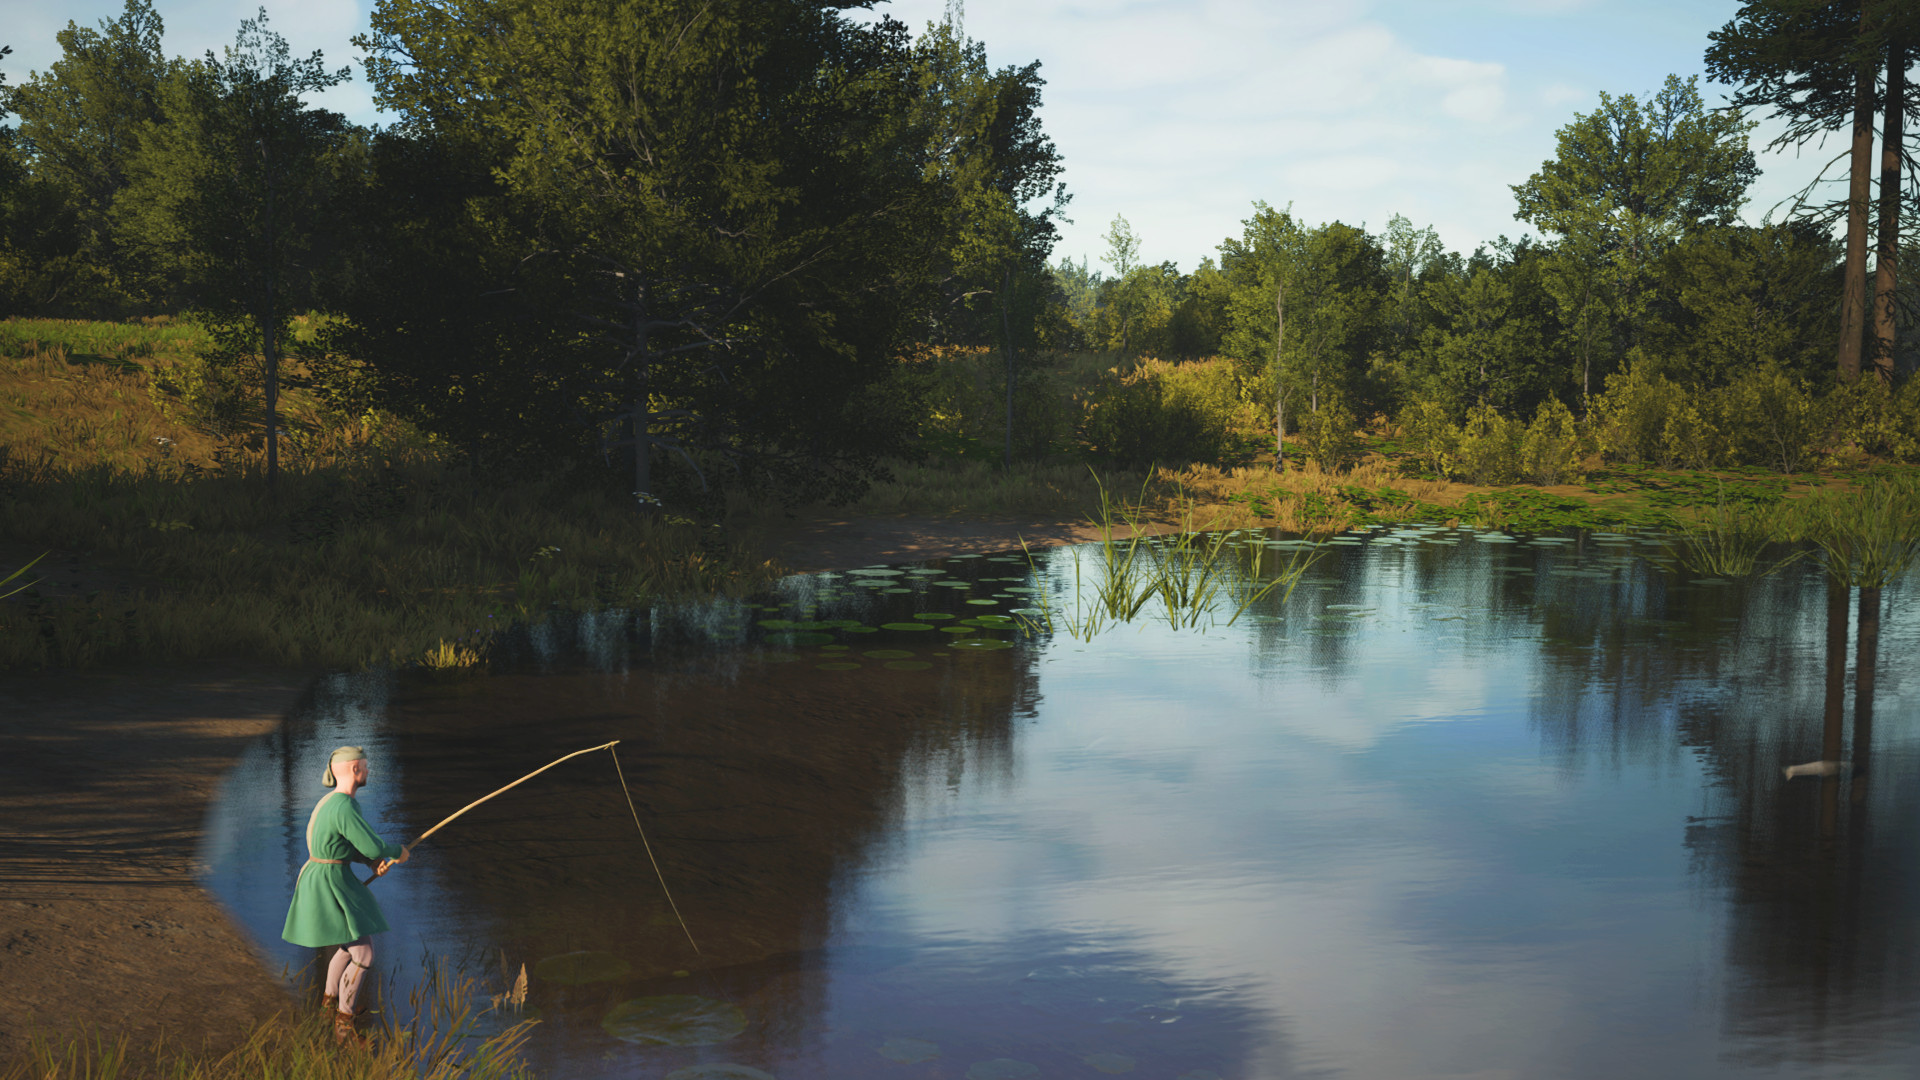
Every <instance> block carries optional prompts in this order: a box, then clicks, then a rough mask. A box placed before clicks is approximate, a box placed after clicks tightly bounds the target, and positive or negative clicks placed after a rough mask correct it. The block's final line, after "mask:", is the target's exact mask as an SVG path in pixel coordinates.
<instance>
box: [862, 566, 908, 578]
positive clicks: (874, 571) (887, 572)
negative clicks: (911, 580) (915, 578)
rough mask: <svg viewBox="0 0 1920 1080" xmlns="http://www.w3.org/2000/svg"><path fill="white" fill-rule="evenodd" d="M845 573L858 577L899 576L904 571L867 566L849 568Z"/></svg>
mask: <svg viewBox="0 0 1920 1080" xmlns="http://www.w3.org/2000/svg"><path fill="white" fill-rule="evenodd" d="M847 573H849V574H854V575H856V576H859V577H899V576H901V575H902V574H905V573H906V571H905V570H892V569H889V568H887V567H879V566H869V567H866V568H865V569H861V570H849V571H847Z"/></svg>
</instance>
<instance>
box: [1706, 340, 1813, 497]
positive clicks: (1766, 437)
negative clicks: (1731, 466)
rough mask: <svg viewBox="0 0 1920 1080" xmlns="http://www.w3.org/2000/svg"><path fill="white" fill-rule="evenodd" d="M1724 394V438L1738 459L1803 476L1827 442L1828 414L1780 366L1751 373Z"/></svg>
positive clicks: (1769, 366)
mask: <svg viewBox="0 0 1920 1080" xmlns="http://www.w3.org/2000/svg"><path fill="white" fill-rule="evenodd" d="M1722 396H1723V400H1724V402H1725V412H1724V413H1723V415H1724V417H1725V418H1726V419H1725V423H1726V434H1727V438H1728V440H1729V442H1730V443H1731V444H1732V447H1733V456H1734V458H1735V459H1736V460H1738V461H1741V462H1762V461H1764V462H1766V463H1768V464H1769V465H1772V466H1773V467H1774V468H1776V469H1779V470H1780V471H1781V472H1799V471H1800V470H1801V469H1803V468H1805V467H1806V465H1807V463H1808V460H1809V459H1810V458H1811V457H1812V456H1813V455H1814V454H1815V453H1816V452H1818V451H1819V449H1820V448H1821V446H1822V445H1823V444H1824V443H1825V441H1826V437H1827V435H1828V429H1829V422H1828V417H1829V410H1828V409H1826V408H1825V407H1823V403H1822V402H1820V401H1819V400H1818V399H1816V398H1815V397H1814V396H1813V395H1812V394H1811V393H1809V392H1808V391H1807V387H1806V384H1805V383H1803V382H1801V381H1800V380H1799V379H1798V378H1795V377H1794V376H1792V375H1789V374H1787V372H1785V371H1784V370H1782V369H1781V368H1779V367H1777V366H1773V365H1768V366H1766V367H1762V368H1756V369H1754V370H1752V371H1749V372H1747V373H1746V374H1744V375H1742V376H1741V377H1740V378H1738V379H1736V380H1734V382H1733V383H1731V384H1730V385H1729V386H1727V388H1726V389H1725V390H1724V391H1722Z"/></svg>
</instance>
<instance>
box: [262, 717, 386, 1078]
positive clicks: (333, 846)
mask: <svg viewBox="0 0 1920 1080" xmlns="http://www.w3.org/2000/svg"><path fill="white" fill-rule="evenodd" d="M370 772H371V770H370V769H369V768H368V766H367V755H366V752H365V751H363V750H361V749H360V748H359V747H357V746H343V747H341V748H340V749H338V750H335V751H334V752H333V754H332V756H331V757H329V758H328V760H327V771H326V773H325V774H324V775H323V776H322V777H321V778H320V782H321V783H322V784H325V785H326V786H327V787H330V788H334V789H335V790H333V791H329V792H327V793H326V794H325V795H323V796H321V798H320V803H319V805H317V806H315V807H314V808H313V816H312V817H310V818H309V819H307V856H308V857H307V863H306V865H305V866H302V867H301V868H300V878H299V880H298V881H296V882H295V883H294V886H293V903H292V904H291V905H289V906H288V908H287V925H286V928H285V929H283V930H282V931H281V932H280V936H281V937H283V938H285V939H287V940H288V941H291V942H293V943H294V944H295V945H305V946H307V947H309V948H314V949H324V948H327V947H329V946H339V949H338V951H336V952H335V953H334V954H333V959H332V960H331V962H329V963H328V965H327V993H326V1004H327V1008H328V1010H329V1011H330V1012H332V1013H333V1034H334V1038H335V1039H336V1040H338V1041H339V1042H340V1043H342V1044H343V1045H352V1046H365V1045H366V1037H365V1036H363V1035H361V1034H360V1033H359V1032H358V1031H357V1030H356V1029H355V1026H354V1008H353V1006H354V1000H355V998H356V997H357V996H358V994H359V992H360V979H361V976H362V975H364V974H365V972H366V970H367V968H368V967H369V966H370V965H372V963H373V942H372V940H371V936H372V935H374V934H377V933H380V932H381V931H382V930H385V929H386V928H387V920H386V917H385V916H383V915H382V914H380V905H379V903H378V902H376V901H375V900H374V898H373V893H371V892H369V891H367V887H366V886H365V885H362V884H361V883H360V879H359V878H358V877H357V876H355V875H354V873H353V871H352V869H351V868H350V866H349V864H350V863H353V862H364V863H366V864H367V865H369V866H374V867H375V869H376V873H382V874H384V873H386V871H387V868H388V867H389V866H392V865H393V864H394V863H403V862H406V861H407V854H408V852H407V849H405V848H403V847H401V846H400V845H398V844H389V843H387V842H386V841H385V840H382V839H380V837H379V835H378V834H376V833H375V832H374V831H373V828H372V827H371V826H369V825H368V824H367V819H366V818H364V817H362V816H361V815H360V804H359V803H358V802H356V801H354V798H353V793H354V792H356V791H358V790H360V789H361V788H362V787H365V786H366V783H367V777H368V775H369V773H370Z"/></svg>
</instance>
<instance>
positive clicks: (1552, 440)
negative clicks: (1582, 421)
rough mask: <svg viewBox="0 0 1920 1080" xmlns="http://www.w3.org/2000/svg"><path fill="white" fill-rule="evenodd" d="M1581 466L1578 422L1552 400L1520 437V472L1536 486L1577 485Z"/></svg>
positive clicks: (1545, 404) (1563, 407) (1559, 404)
mask: <svg viewBox="0 0 1920 1080" xmlns="http://www.w3.org/2000/svg"><path fill="white" fill-rule="evenodd" d="M1579 463H1580V425H1579V422H1578V421H1576V420H1575V419H1574V418H1573V412H1572V411H1571V410H1569V409H1568V408H1567V407H1566V405H1564V404H1562V403H1561V401H1560V399H1559V398H1553V397H1550V398H1548V399H1547V400H1545V401H1543V402H1541V403H1540V407H1539V408H1538V409H1536V410H1535V411H1534V414H1533V423H1531V424H1529V425H1527V431H1526V434H1525V435H1523V436H1521V439H1520V472H1521V473H1522V474H1523V475H1524V476H1525V477H1526V478H1527V479H1528V480H1530V481H1532V482H1533V483H1536V484H1568V483H1578V482H1579V480H1580V469H1579Z"/></svg>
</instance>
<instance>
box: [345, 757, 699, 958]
mask: <svg viewBox="0 0 1920 1080" xmlns="http://www.w3.org/2000/svg"><path fill="white" fill-rule="evenodd" d="M618 745H620V740H619V739H615V740H613V741H612V742H607V743H601V744H600V745H599V746H589V747H587V748H586V749H585V750H575V751H574V752H573V753H571V754H567V755H566V756H564V757H559V758H555V759H554V760H552V761H549V762H548V763H546V764H545V765H542V766H540V767H539V768H537V769H535V770H533V771H532V772H530V773H528V774H527V775H525V776H523V777H521V778H520V779H518V780H515V781H514V782H513V783H511V784H508V785H507V786H506V787H503V788H501V789H499V790H498V791H494V792H490V793H488V794H486V795H482V796H481V797H480V798H478V799H475V800H473V801H472V802H470V803H468V804H467V805H465V806H463V807H461V808H460V809H458V810H455V811H454V812H453V813H451V814H448V815H447V816H446V817H444V818H442V819H441V820H440V823H439V824H438V825H435V826H434V827H433V828H431V829H428V830H427V831H426V832H423V833H421V834H420V837H419V839H417V840H415V841H414V842H413V843H411V844H407V845H405V846H404V847H403V848H402V849H401V850H402V851H404V852H406V853H408V854H411V853H412V852H413V849H414V848H416V847H418V846H420V845H421V844H423V843H425V842H426V839H427V837H429V836H432V835H433V834H434V833H437V832H439V831H440V830H441V829H444V828H446V827H447V826H448V825H450V824H452V823H453V821H454V819H456V818H458V817H459V816H460V815H462V814H464V813H466V812H467V811H469V810H471V809H473V808H474V807H476V806H479V805H480V804H481V803H483V802H486V801H487V800H488V799H491V798H493V797H494V796H495V795H504V794H505V793H507V792H509V791H512V790H513V789H514V788H517V787H519V786H520V785H521V784H524V783H526V782H527V781H529V780H531V779H533V778H534V777H536V776H539V775H540V774H541V773H543V772H546V771H547V770H548V769H551V768H553V767H554V766H555V765H558V764H560V763H561V762H563V761H571V760H573V759H574V758H577V757H579V756H580V755H582V754H591V753H593V752H594V751H596V750H605V751H606V752H607V753H609V754H611V755H613V772H614V775H615V776H618V777H619V778H620V793H621V794H623V795H625V796H626V797H627V812H628V813H630V814H632V815H633V827H634V829H635V830H636V831H638V832H639V833H640V846H641V847H642V848H645V849H646V852H647V861H648V862H649V863H652V864H653V873H654V876H655V877H657V878H659V879H660V891H661V892H662V893H664V894H665V895H666V897H667V906H668V907H669V908H672V909H673V917H674V918H675V919H676V920H678V921H679V923H680V932H681V933H683V934H685V935H687V944H689V945H692V946H693V951H694V954H695V955H696V956H697V955H700V944H699V943H698V942H696V941H694V940H693V931H691V930H689V929H687V920H686V919H685V918H682V917H681V915H680V905H678V904H676V903H674V902H673V891H672V890H671V889H668V888H667V875H665V874H663V873H661V872H660V860H658V859H656V858H654V857H653V845H652V844H651V843H648V842H647V830H646V829H644V828H642V827H641V825H640V810H639V808H638V807H636V806H635V805H634V804H633V792H632V791H631V790H630V789H628V787H627V771H626V770H625V769H623V768H621V767H620V752H619V751H618V750H615V749H614V747H616V746H618ZM393 865H394V864H393V863H392V862H391V861H387V862H382V863H381V864H380V865H378V866H376V867H374V870H373V876H372V877H370V878H368V879H367V880H366V881H363V882H361V884H363V885H371V884H373V883H374V882H376V881H378V880H380V879H381V878H382V877H385V876H386V873H387V871H388V870H390V869H392V868H393ZM356 876H357V875H356Z"/></svg>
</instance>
